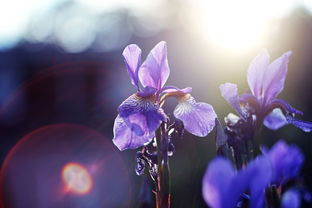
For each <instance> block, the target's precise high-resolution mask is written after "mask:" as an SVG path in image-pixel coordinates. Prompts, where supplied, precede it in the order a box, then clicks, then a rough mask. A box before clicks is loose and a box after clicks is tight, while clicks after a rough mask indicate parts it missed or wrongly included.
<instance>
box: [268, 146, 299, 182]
mask: <svg viewBox="0 0 312 208" xmlns="http://www.w3.org/2000/svg"><path fill="white" fill-rule="evenodd" d="M267 154H268V155H269V157H270V161H271V163H272V168H273V172H272V182H273V183H277V184H280V183H283V182H285V181H287V180H289V179H291V178H294V177H297V176H298V174H299V171H300V169H301V166H302V164H303V162H304V156H303V155H302V153H301V151H300V150H299V149H298V148H297V147H296V146H290V145H287V144H286V143H285V142H284V141H279V142H278V143H276V144H275V145H274V146H273V147H272V148H271V150H270V151H269V152H268V153H267Z"/></svg>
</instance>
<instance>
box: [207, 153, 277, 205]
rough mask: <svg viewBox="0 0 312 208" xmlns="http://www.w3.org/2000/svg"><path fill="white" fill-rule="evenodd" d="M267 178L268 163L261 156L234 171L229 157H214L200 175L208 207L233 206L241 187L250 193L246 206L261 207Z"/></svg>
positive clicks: (241, 189)
mask: <svg viewBox="0 0 312 208" xmlns="http://www.w3.org/2000/svg"><path fill="white" fill-rule="evenodd" d="M270 179H271V164H270V162H269V160H267V159H266V158H265V157H259V158H258V159H256V160H254V161H252V162H251V163H250V164H249V165H248V166H247V167H245V168H244V169H243V170H241V171H238V172H237V171H235V170H234V168H233V166H232V164H231V163H230V161H229V160H227V159H225V158H222V157H217V158H215V159H214V160H213V161H212V162H211V163H210V165H209V166H208V169H207V171H206V173H205V175H204V178H203V189H202V193H203V197H204V200H205V201H206V203H207V204H208V205H209V206H210V207H212V208H233V207H237V205H238V203H239V201H240V198H241V196H242V195H243V193H244V192H245V191H249V193H250V207H253V208H260V207H261V208H262V207H263V205H264V193H265V188H266V187H267V186H268V185H269V183H270Z"/></svg>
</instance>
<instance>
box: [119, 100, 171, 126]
mask: <svg viewBox="0 0 312 208" xmlns="http://www.w3.org/2000/svg"><path fill="white" fill-rule="evenodd" d="M155 99H156V98H155V96H154V95H151V96H147V97H141V96H139V95H138V94H133V95H131V96H130V97H129V98H127V99H126V100H125V101H123V102H122V103H121V105H120V106H119V107H118V113H119V115H120V116H121V117H122V118H128V117H129V116H130V115H132V114H137V113H140V114H142V115H143V116H145V118H146V119H145V120H146V124H147V127H148V129H149V131H150V132H152V131H155V130H156V129H157V128H158V127H159V125H160V123H161V122H162V121H165V120H166V119H167V116H166V114H165V113H164V111H163V110H162V109H161V108H160V107H159V105H158V104H157V102H156V100H155Z"/></svg>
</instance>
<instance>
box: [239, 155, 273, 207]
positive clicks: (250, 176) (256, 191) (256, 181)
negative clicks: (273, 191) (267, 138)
mask: <svg viewBox="0 0 312 208" xmlns="http://www.w3.org/2000/svg"><path fill="white" fill-rule="evenodd" d="M271 170H272V169H271V163H270V160H269V158H268V157H267V156H261V157H259V158H256V159H255V160H254V161H252V162H251V163H250V164H249V165H248V166H247V167H246V169H245V170H243V171H242V173H241V177H243V178H244V180H247V181H249V183H250V185H249V191H250V199H251V200H250V207H253V208H261V207H264V206H263V205H264V198H265V197H264V194H265V189H266V187H267V186H268V185H269V184H270V182H271V178H272V171H271Z"/></svg>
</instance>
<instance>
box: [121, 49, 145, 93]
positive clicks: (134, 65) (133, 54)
mask: <svg viewBox="0 0 312 208" xmlns="http://www.w3.org/2000/svg"><path fill="white" fill-rule="evenodd" d="M141 53H142V51H141V49H140V48H139V47H138V46H137V45H135V44H131V45H128V46H127V47H126V48H125V49H124V51H123V53H122V55H123V57H124V59H125V63H126V66H127V70H128V74H129V77H130V79H131V83H132V84H133V85H134V86H136V87H137V88H139V80H138V72H139V67H140V65H141Z"/></svg>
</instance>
